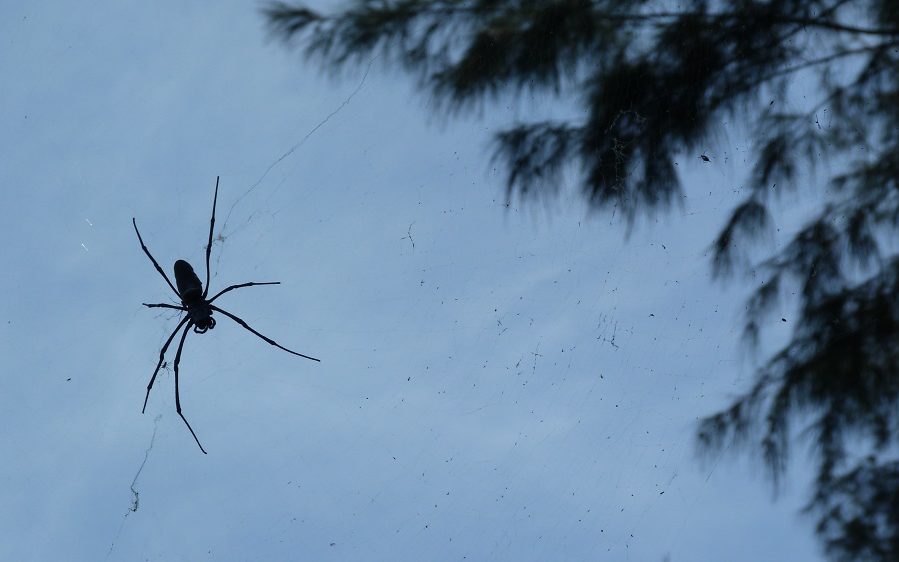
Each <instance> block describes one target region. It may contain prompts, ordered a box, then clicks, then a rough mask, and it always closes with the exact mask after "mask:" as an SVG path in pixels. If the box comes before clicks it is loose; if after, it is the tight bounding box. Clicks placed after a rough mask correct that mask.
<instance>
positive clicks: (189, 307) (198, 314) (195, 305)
mask: <svg viewBox="0 0 899 562" xmlns="http://www.w3.org/2000/svg"><path fill="white" fill-rule="evenodd" d="M218 194H219V178H218V177H216V178H215V196H214V197H213V199H212V220H210V221H209V242H208V243H207V244H206V288H205V289H204V288H203V284H202V283H201V282H200V279H199V277H197V274H196V273H194V268H193V267H191V265H190V264H189V263H187V262H186V261H184V260H178V261H176V262H175V282H176V283H177V284H178V288H177V289H176V288H175V286H174V285H172V282H171V281H170V280H169V278H168V276H167V275H166V274H165V272H164V271H163V270H162V268H161V267H159V263H158V262H157V261H156V259H155V258H154V257H153V254H151V253H150V250H148V249H147V246H146V245H145V244H144V240H143V238H141V235H140V231H139V230H138V229H137V220H135V219H134V218H132V219H131V223H132V224H133V225H134V232H136V233H137V239H138V241H139V242H140V247H141V248H142V249H143V250H144V253H145V254H147V257H148V258H150V261H151V262H153V266H154V267H155V268H156V271H158V272H159V274H160V275H162V277H163V278H164V279H165V282H166V283H168V284H169V287H171V288H172V290H173V291H175V294H176V295H178V298H179V299H181V306H175V305H172V304H165V303H157V304H147V303H141V304H143V305H144V306H146V307H149V308H171V309H174V310H180V311H184V312H187V316H185V317H184V318H182V319H181V321H180V322H178V325H177V326H176V327H175V329H174V331H172V334H171V335H170V336H169V339H167V340H166V342H165V345H163V346H162V350H161V351H160V352H159V362H158V363H157V364H156V370H155V371H153V376H152V377H151V378H150V384H148V385H147V395H146V396H145V397H144V407H143V409H142V410H141V413H144V412H145V411H146V410H147V400H149V398H150V390H151V389H152V388H153V383H154V382H156V375H157V374H158V373H159V368H160V366H161V365H162V362H163V361H164V360H165V352H166V350H167V349H168V348H169V345H170V344H171V343H172V340H173V339H175V335H176V334H177V333H178V331H179V330H180V329H181V327H182V326H184V333H183V334H182V335H181V342H180V343H179V344H178V351H177V352H176V353H175V363H174V370H175V409H176V410H178V415H179V416H181V419H182V420H184V423H185V424H186V425H187V429H189V430H190V434H191V435H193V436H194V440H195V441H196V442H197V445H198V446H199V447H200V450H201V451H203V454H206V449H204V448H203V445H200V440H199V439H197V434H196V433H194V430H193V428H192V427H191V426H190V424H189V423H188V422H187V418H185V417H184V414H182V413H181V396H180V393H179V390H178V364H179V363H180V362H181V350H182V348H184V340H185V339H187V333H188V332H189V331H190V329H191V327H193V329H194V332H195V333H197V334H203V333H205V332H206V331H207V330H211V329H213V328H215V319H214V318H213V317H212V311H215V312H220V313H222V314H224V315H225V316H227V317H228V318H230V319H232V320H234V321H235V322H237V323H238V324H240V325H241V326H243V327H244V328H246V329H247V330H249V331H250V332H252V333H254V334H256V335H257V336H259V337H260V338H262V339H263V340H265V341H266V342H268V343H270V344H271V345H273V346H275V347H278V348H281V349H283V350H284V351H286V352H288V353H292V354H294V355H298V356H300V357H305V358H306V359H311V360H313V361H319V360H318V359H316V358H315V357H309V356H308V355H303V354H302V353H297V352H296V351H291V350H289V349H287V348H286V347H284V346H282V345H279V344H278V343H277V342H275V341H274V340H273V339H271V338H267V337H265V336H263V335H262V334H260V333H259V332H257V331H256V330H254V329H253V328H251V327H250V326H249V325H248V324H247V323H246V322H244V321H243V320H241V319H240V318H238V317H237V316H235V315H233V314H231V313H230V312H228V311H226V310H222V309H221V308H219V307H217V306H215V305H214V304H212V302H213V301H215V299H217V298H219V297H220V296H222V295H224V294H225V293H227V292H228V291H233V290H234V289H240V288H242V287H252V286H254V285H279V284H280V283H281V282H280V281H267V282H264V283H259V282H250V283H241V284H239V285H231V286H230V287H225V288H224V289H222V290H221V291H219V292H218V293H216V294H215V296H213V297H212V298H211V299H207V298H206V295H207V294H208V293H209V254H210V253H211V251H212V231H213V228H214V227H215V204H216V202H217V201H218ZM185 324H186V326H185Z"/></svg>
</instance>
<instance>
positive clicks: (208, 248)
mask: <svg viewBox="0 0 899 562" xmlns="http://www.w3.org/2000/svg"><path fill="white" fill-rule="evenodd" d="M218 198H219V177H218V176H215V196H213V198H212V220H210V221H209V243H208V244H206V287H205V288H204V289H203V298H204V299H205V298H206V295H207V294H209V254H210V253H211V252H212V229H213V227H214V226H215V203H216V201H218ZM200 448H201V449H202V447H200Z"/></svg>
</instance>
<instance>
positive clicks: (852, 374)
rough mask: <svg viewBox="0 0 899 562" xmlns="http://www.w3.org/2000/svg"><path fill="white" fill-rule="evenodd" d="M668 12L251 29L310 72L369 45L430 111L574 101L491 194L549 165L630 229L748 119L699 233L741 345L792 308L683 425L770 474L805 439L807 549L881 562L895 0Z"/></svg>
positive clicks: (897, 501)
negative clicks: (735, 379)
mask: <svg viewBox="0 0 899 562" xmlns="http://www.w3.org/2000/svg"><path fill="white" fill-rule="evenodd" d="M673 5H675V4H672V3H670V2H660V1H653V0H355V2H354V3H352V4H349V5H348V6H347V7H346V8H345V9H343V10H342V11H340V12H338V13H335V14H332V15H326V14H320V13H318V12H316V11H313V10H312V9H310V8H308V7H305V6H302V5H290V4H284V3H278V4H273V5H271V6H270V7H269V8H268V9H267V10H266V17H267V19H268V22H269V23H270V25H271V26H272V30H273V32H274V33H275V34H276V35H278V36H280V37H281V38H283V39H285V40H290V41H300V42H301V43H302V44H303V45H304V51H305V54H306V55H307V56H308V57H309V58H311V59H314V60H318V61H320V62H321V63H322V64H323V66H324V67H325V68H328V69H331V70H334V69H339V68H341V67H344V66H345V65H347V64H353V63H359V62H362V61H364V60H366V58H367V57H370V56H372V55H373V54H375V53H379V54H381V55H382V56H383V59H384V60H386V61H395V62H396V63H397V64H398V65H399V66H400V67H401V68H402V69H403V70H405V71H407V72H408V73H410V74H412V75H414V76H415V77H416V78H417V79H418V80H419V83H420V85H421V86H422V88H423V89H427V90H430V91H431V92H432V93H433V95H434V99H436V100H439V101H440V102H442V103H443V104H444V108H446V109H450V110H456V111H458V110H465V109H469V108H471V107H474V106H476V105H478V104H480V103H483V102H485V101H486V102H489V101H492V100H496V99H497V98H500V97H501V96H509V97H515V96H516V95H520V94H521V93H527V92H548V93H550V94H553V95H558V96H565V95H567V94H569V93H574V94H577V95H579V96H580V99H581V100H582V104H583V108H584V110H585V113H584V115H585V117H584V118H583V119H582V120H579V121H578V120H568V121H551V120H545V121H535V122H530V123H518V124H514V125H513V126H511V127H510V128H509V129H508V130H505V131H503V132H501V133H499V134H498V135H496V138H495V152H494V155H495V158H496V159H497V160H498V161H499V162H501V163H502V164H503V165H504V168H505V170H506V172H507V189H508V196H509V197H513V196H515V195H518V196H521V197H528V196H534V195H536V194H550V195H551V194H553V193H555V192H556V191H557V189H558V186H559V185H560V183H561V181H560V176H561V174H563V173H566V172H571V173H577V174H579V175H580V178H581V184H582V186H583V192H584V195H585V197H586V198H587V200H588V201H589V203H590V205H591V206H593V207H594V208H597V209H611V208H614V209H617V211H618V212H620V213H623V214H624V216H626V217H628V219H629V223H630V224H632V223H633V220H634V218H635V217H636V216H637V214H638V213H650V214H651V213H656V212H660V211H663V210H665V209H666V208H668V207H669V206H671V205H672V203H673V202H674V201H676V200H677V199H678V198H679V196H680V194H681V186H680V184H679V181H678V175H677V173H676V169H675V164H674V162H675V158H676V156H677V155H680V154H683V153H684V152H687V151H695V150H696V149H697V148H698V147H699V146H701V145H702V144H703V143H704V142H706V141H707V140H708V139H709V136H710V134H711V133H713V132H714V131H715V127H716V125H717V124H719V123H721V122H722V121H723V120H724V119H725V118H726V117H729V118H734V117H736V118H742V119H743V120H744V122H746V123H747V124H749V125H751V126H753V127H754V131H755V133H754V136H755V138H756V139H757V146H758V147H759V148H758V151H757V154H756V158H757V160H756V163H755V166H754V171H753V174H752V177H751V178H750V181H749V185H748V190H747V193H748V195H747V198H746V200H745V201H744V202H743V203H742V204H741V205H739V206H738V207H737V208H736V209H735V210H734V211H733V213H732V214H731V216H730V219H729V220H728V221H727V223H726V224H725V225H724V226H723V228H722V230H721V232H720V234H719V235H718V237H717V239H716V240H715V241H714V242H713V249H714V258H713V263H712V269H713V274H714V275H715V276H717V277H721V278H726V277H728V276H729V275H732V274H734V273H735V272H736V271H748V270H751V271H752V272H753V273H754V274H755V275H756V276H758V279H760V284H759V285H758V287H757V289H756V290H755V291H754V292H753V294H752V295H751V297H750V298H749V301H748V303H747V308H746V310H747V314H746V323H745V335H746V339H747V341H748V342H749V343H750V344H751V345H754V344H756V342H757V341H758V336H759V332H760V330H761V329H762V327H763V326H764V325H765V323H766V322H768V321H770V320H771V319H770V318H769V316H770V314H769V313H770V312H771V310H772V308H773V305H774V304H775V303H776V302H777V301H778V299H780V298H781V296H783V295H785V294H786V293H787V292H795V293H796V294H797V295H798V302H797V303H796V304H797V305H798V307H799V318H798V321H797V322H795V323H794V325H795V328H794V332H793V334H792V336H791V339H790V341H789V343H788V345H787V346H786V347H784V348H783V349H781V350H779V351H778V352H777V353H775V354H774V355H773V356H771V357H769V358H767V359H766V360H764V361H763V363H762V366H761V368H759V370H758V372H757V373H756V377H755V382H754V384H753V386H752V387H751V388H750V389H749V390H748V391H747V392H746V393H745V394H743V395H741V396H738V397H737V399H736V400H735V401H734V402H733V404H732V405H731V406H730V407H729V408H728V409H726V410H724V411H722V412H720V413H718V414H716V415H713V416H710V417H708V418H706V419H704V420H703V421H702V422H701V424H700V428H699V431H698V441H699V444H700V447H701V449H702V450H704V451H707V452H708V451H716V450H720V449H722V448H723V447H728V446H730V445H731V444H732V443H737V444H741V445H745V446H747V447H748V448H749V449H750V450H754V451H755V450H757V451H759V452H760V453H761V456H762V458H763V459H764V463H765V464H766V466H767V467H768V468H769V469H770V473H771V475H772V477H773V478H774V481H775V484H776V483H777V480H778V478H779V477H780V476H781V475H782V474H783V472H784V469H785V467H786V464H787V461H788V452H789V451H790V444H791V443H796V442H797V441H798V440H802V439H806V440H809V441H810V442H811V444H812V446H813V450H814V455H815V459H816V466H817V478H816V481H815V486H814V491H813V494H812V498H811V500H810V502H809V504H808V510H809V511H811V512H813V513H814V514H815V515H816V517H817V520H818V525H817V533H818V535H819V537H820V538H821V539H822V541H823V542H824V545H825V547H826V550H827V553H828V554H829V555H830V556H831V557H832V558H833V559H837V560H899V454H897V453H899V340H897V338H899V302H897V296H899V254H897V252H896V249H897V246H896V244H895V243H894V242H893V239H892V236H893V235H894V234H895V232H896V229H897V227H899V2H897V1H896V0H768V1H762V0H720V1H717V2H706V1H700V0H695V1H686V2H681V3H679V5H680V6H681V7H680V8H678V9H673V8H671V6H673ZM797 80H801V81H803V82H804V83H814V87H812V88H807V89H810V90H811V91H812V93H811V95H812V96H816V98H815V99H810V101H809V99H808V93H807V92H806V94H807V96H806V97H807V99H806V101H802V100H800V99H798V98H797V96H796V95H795V91H796V86H795V83H796V81H797ZM781 107H801V108H802V110H800V111H788V110H782V109H780V108H781ZM825 113H826V114H827V115H828V118H827V125H826V126H824V125H822V123H821V121H820V120H819V116H821V115H824V114H825ZM821 161H827V162H828V163H829V167H830V170H828V173H829V174H830V175H829V176H828V177H825V178H824V179H820V174H819V175H817V176H816V177H818V178H819V180H818V182H817V183H819V184H821V185H820V187H819V189H818V191H817V192H816V193H817V195H816V197H820V200H821V206H820V208H821V209H822V210H821V212H820V213H819V214H818V215H817V216H816V217H814V218H813V219H812V220H810V221H809V222H808V223H807V224H806V225H804V226H803V228H801V229H800V230H799V232H797V233H796V234H795V236H794V237H793V238H792V240H791V241H790V242H789V243H788V244H787V245H786V246H784V247H783V248H782V249H780V250H778V251H776V253H774V254H773V255H770V256H769V257H768V258H767V259H764V260H762V261H760V262H753V261H752V260H750V258H749V257H748V256H749V254H747V252H746V250H747V249H748V247H749V246H750V245H751V244H752V243H753V242H754V241H756V240H758V239H759V237H760V235H761V234H763V233H764V232H765V231H766V230H767V229H769V228H771V227H772V226H773V225H772V221H773V219H772V217H771V215H770V214H769V211H768V204H769V203H770V200H771V198H772V196H773V195H775V194H777V193H779V192H780V191H782V190H784V189H795V187H796V186H797V185H798V184H799V183H800V180H799V179H797V178H799V177H800V176H801V177H803V178H808V177H812V176H811V174H808V173H803V172H811V171H812V170H813V169H814V168H815V164H816V163H819V162H821ZM832 170H837V171H832ZM808 183H809V182H808V181H806V182H805V184H806V185H808Z"/></svg>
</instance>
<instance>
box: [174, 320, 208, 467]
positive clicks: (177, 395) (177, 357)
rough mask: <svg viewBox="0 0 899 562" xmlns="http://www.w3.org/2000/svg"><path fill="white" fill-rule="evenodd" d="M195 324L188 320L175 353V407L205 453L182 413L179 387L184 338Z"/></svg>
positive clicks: (204, 452)
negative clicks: (179, 366)
mask: <svg viewBox="0 0 899 562" xmlns="http://www.w3.org/2000/svg"><path fill="white" fill-rule="evenodd" d="M192 325H193V322H188V323H187V326H186V327H185V328H184V333H183V334H181V343H179V344H178V352H177V353H175V409H176V410H178V415H179V416H181V419H182V420H184V424H185V425H186V426H187V429H189V430H190V434H191V435H193V436H194V441H196V442H197V446H198V447H200V450H201V451H203V454H204V455H205V454H206V449H204V448H203V445H200V440H199V439H197V434H196V433H194V428H192V427H191V426H190V423H188V421H187V418H185V417H184V414H182V413H181V392H180V391H179V389H178V365H179V364H180V363H181V350H182V349H184V340H185V339H187V333H188V332H190V327H191V326H192Z"/></svg>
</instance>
